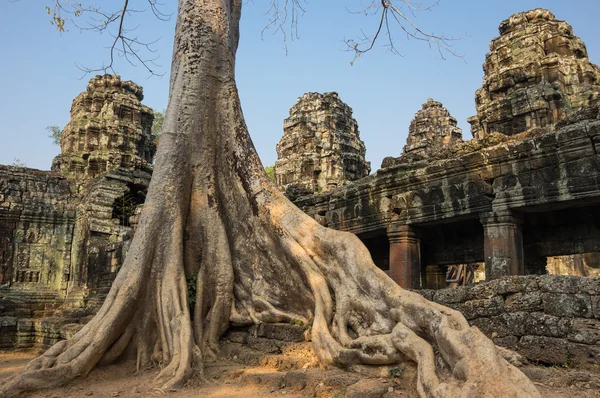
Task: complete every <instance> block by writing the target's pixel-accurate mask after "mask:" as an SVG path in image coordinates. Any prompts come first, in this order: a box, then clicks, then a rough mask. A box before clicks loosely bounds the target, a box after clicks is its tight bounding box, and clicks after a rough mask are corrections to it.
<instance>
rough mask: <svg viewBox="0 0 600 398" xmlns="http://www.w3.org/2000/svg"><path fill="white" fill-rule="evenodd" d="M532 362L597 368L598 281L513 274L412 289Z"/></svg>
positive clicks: (599, 345)
mask: <svg viewBox="0 0 600 398" xmlns="http://www.w3.org/2000/svg"><path fill="white" fill-rule="evenodd" d="M417 292H418V293H420V294H421V295H423V296H424V297H426V298H427V299H429V300H432V301H435V302H437V303H440V304H443V305H446V306H448V307H451V308H454V309H456V310H458V311H460V312H461V313H462V314H463V315H464V316H465V318H466V319H467V320H468V321H469V323H470V324H471V325H474V326H477V327H478V328H479V329H481V331H482V332H484V333H485V334H486V335H487V336H488V337H489V338H491V339H492V340H493V341H494V343H496V344H498V345H501V346H504V347H508V348H510V349H513V350H516V351H517V352H519V353H520V354H521V355H523V356H524V357H525V358H527V359H529V360H530V361H533V362H539V363H542V364H548V365H573V366H581V367H589V366H598V365H600V277H575V276H557V275H540V276H534V275H530V276H513V277H504V278H501V279H497V280H494V281H491V282H485V283H479V284H476V285H474V286H468V287H458V288H456V289H442V290H420V291H417Z"/></svg>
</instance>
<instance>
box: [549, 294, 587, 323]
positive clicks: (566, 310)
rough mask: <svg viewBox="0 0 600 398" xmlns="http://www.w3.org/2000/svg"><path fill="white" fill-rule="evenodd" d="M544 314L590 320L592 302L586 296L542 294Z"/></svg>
mask: <svg viewBox="0 0 600 398" xmlns="http://www.w3.org/2000/svg"><path fill="white" fill-rule="evenodd" d="M542 301H543V304H544V312H545V313H546V314H549V315H555V316H560V317H574V318H591V317H593V313H592V301H591V298H590V296H588V295H587V294H561V293H543V294H542Z"/></svg>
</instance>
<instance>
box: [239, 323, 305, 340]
mask: <svg viewBox="0 0 600 398" xmlns="http://www.w3.org/2000/svg"><path fill="white" fill-rule="evenodd" d="M305 331H306V328H304V327H303V326H298V325H292V324H289V323H261V324H260V325H258V326H253V327H252V328H251V329H250V333H251V334H252V333H256V335H257V336H260V337H266V338H268V339H275V340H282V341H290V342H295V341H304V332H305Z"/></svg>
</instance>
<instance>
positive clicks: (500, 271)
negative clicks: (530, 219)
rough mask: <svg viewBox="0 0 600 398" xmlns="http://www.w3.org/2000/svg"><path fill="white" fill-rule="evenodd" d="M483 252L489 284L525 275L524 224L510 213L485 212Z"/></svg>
mask: <svg viewBox="0 0 600 398" xmlns="http://www.w3.org/2000/svg"><path fill="white" fill-rule="evenodd" d="M480 220H481V223H482V224H483V253H484V257H485V279H486V281H490V280H492V279H497V278H500V277H502V276H506V275H523V274H524V273H525V263H524V256H523V233H522V230H521V224H522V221H521V219H520V218H519V217H517V216H516V215H515V214H514V213H512V212H510V211H504V212H491V213H483V214H481V215H480Z"/></svg>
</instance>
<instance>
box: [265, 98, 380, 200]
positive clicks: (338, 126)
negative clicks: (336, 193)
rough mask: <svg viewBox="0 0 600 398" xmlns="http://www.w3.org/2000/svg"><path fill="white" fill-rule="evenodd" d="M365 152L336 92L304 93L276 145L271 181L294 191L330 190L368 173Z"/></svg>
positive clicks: (356, 127) (347, 111) (350, 118)
mask: <svg viewBox="0 0 600 398" xmlns="http://www.w3.org/2000/svg"><path fill="white" fill-rule="evenodd" d="M365 152H366V149H365V144H364V143H363V142H362V141H361V140H360V135H359V131H358V123H357V122H356V120H355V119H354V118H353V117H352V108H350V107H349V106H348V105H346V104H345V103H344V102H342V100H340V97H339V96H338V94H337V93H334V92H331V93H325V94H319V93H307V94H304V95H303V96H302V97H300V98H298V102H297V103H296V105H294V106H293V107H292V109H291V110H290V117H289V118H287V119H286V120H285V121H284V126H283V137H282V138H281V140H280V141H279V143H278V144H277V156H278V160H277V162H276V163H275V179H276V183H277V186H278V187H279V188H280V189H281V190H283V191H287V192H288V193H290V192H292V191H293V192H294V195H299V194H312V193H319V192H326V191H330V190H332V189H334V188H336V187H339V186H342V185H345V184H347V183H348V182H350V181H355V180H358V179H360V178H363V177H366V176H367V175H369V173H370V171H371V163H370V162H367V161H365Z"/></svg>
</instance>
